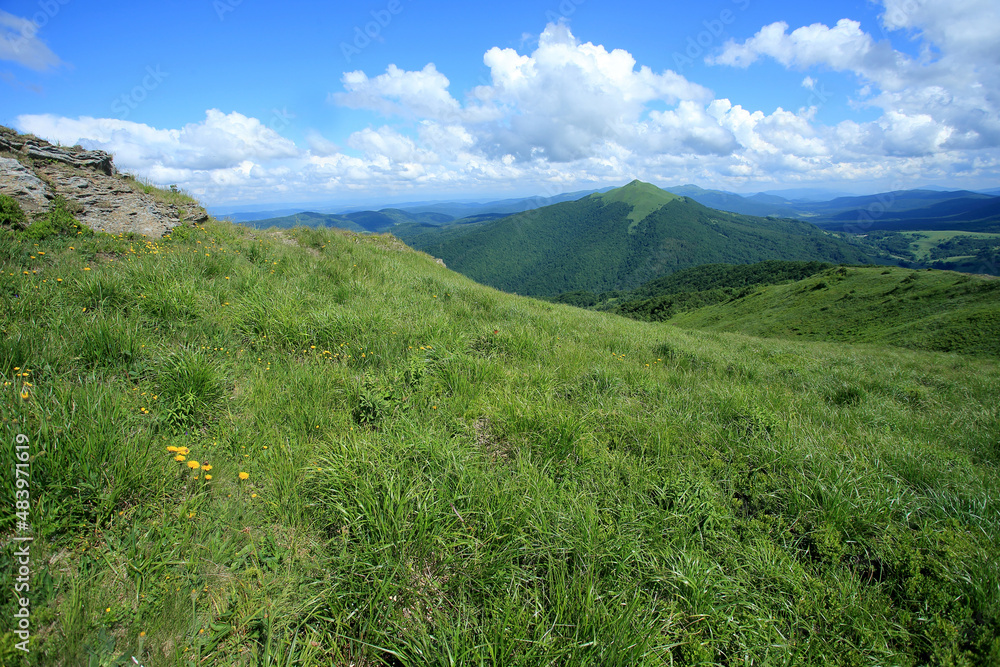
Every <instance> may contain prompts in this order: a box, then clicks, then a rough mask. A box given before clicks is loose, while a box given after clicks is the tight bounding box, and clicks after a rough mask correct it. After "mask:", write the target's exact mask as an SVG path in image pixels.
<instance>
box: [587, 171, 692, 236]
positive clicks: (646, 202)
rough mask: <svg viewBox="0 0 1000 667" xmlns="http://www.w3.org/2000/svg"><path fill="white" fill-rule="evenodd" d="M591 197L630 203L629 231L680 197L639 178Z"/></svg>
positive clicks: (606, 202)
mask: <svg viewBox="0 0 1000 667" xmlns="http://www.w3.org/2000/svg"><path fill="white" fill-rule="evenodd" d="M589 198H592V199H599V200H601V201H602V202H604V203H605V204H611V203H614V202H622V203H624V204H628V205H629V206H630V207H631V209H632V210H631V211H629V214H628V216H627V217H628V219H629V223H630V224H629V227H628V231H629V232H633V231H635V227H636V225H638V224H639V223H640V222H642V220H643V218H645V217H646V216H647V215H649V214H650V213H652V212H653V211H655V210H656V209H658V208H660V207H661V206H663V205H664V204H666V203H668V202H672V201H676V200H677V199H679V197H678V196H677V195H675V194H673V193H670V192H667V191H666V190H661V189H660V188H658V187H656V186H655V185H653V184H651V183H643V182H642V181H639V180H635V181H632V182H631V183H629V184H628V185H626V186H625V187H621V188H615V189H614V190H610V191H608V192H603V193H600V194H593V195H590V196H589Z"/></svg>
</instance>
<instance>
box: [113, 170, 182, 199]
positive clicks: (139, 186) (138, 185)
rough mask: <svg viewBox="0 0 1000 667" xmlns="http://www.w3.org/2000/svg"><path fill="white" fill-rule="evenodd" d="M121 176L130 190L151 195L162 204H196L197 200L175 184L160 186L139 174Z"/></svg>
mask: <svg viewBox="0 0 1000 667" xmlns="http://www.w3.org/2000/svg"><path fill="white" fill-rule="evenodd" d="M123 176H124V182H125V183H127V184H128V185H129V186H130V187H131V188H132V190H134V191H135V192H139V193H141V194H146V195H152V197H153V198H154V199H155V200H156V201H158V202H160V203H162V204H174V205H176V206H192V205H197V204H198V201H197V200H196V199H195V198H194V197H192V196H191V195H190V194H188V193H187V191H185V190H181V189H178V188H177V186H176V185H171V186H168V187H162V186H159V185H156V184H155V183H153V182H152V181H150V180H149V179H148V178H144V177H141V176H138V177H137V176H133V175H132V174H123Z"/></svg>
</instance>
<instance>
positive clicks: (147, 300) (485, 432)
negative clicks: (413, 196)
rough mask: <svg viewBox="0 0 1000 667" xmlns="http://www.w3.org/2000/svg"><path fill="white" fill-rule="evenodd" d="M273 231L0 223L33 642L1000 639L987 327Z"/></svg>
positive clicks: (8, 386)
mask: <svg viewBox="0 0 1000 667" xmlns="http://www.w3.org/2000/svg"><path fill="white" fill-rule="evenodd" d="M284 234H285V235H284V236H281V235H275V233H273V232H259V231H256V230H251V229H248V228H245V227H240V226H233V225H229V224H222V223H214V222H212V223H209V224H206V225H205V226H204V227H201V228H196V229H187V230H178V231H176V232H175V233H174V234H173V236H172V238H169V239H165V240H163V241H158V242H151V241H146V240H144V239H139V238H136V239H127V238H111V237H107V236H105V235H95V236H92V237H84V236H77V235H75V234H73V236H53V237H49V238H45V239H41V240H31V239H28V240H25V239H24V238H23V237H22V236H17V235H14V234H11V233H9V232H0V270H2V279H0V374H2V376H3V381H2V382H3V386H2V388H0V391H2V392H3V394H2V396H3V398H2V400H0V434H2V442H3V447H2V456H3V457H4V459H3V460H4V461H5V462H6V463H5V468H6V470H7V471H8V472H6V473H5V474H4V475H3V476H2V477H0V480H2V481H0V502H2V504H3V505H4V506H5V507H7V508H8V511H6V512H4V513H3V514H2V515H0V531H2V532H3V535H4V536H5V540H9V539H10V537H11V536H14V535H17V534H20V533H19V531H18V528H17V527H16V526H15V524H14V521H15V515H14V513H13V512H12V511H11V509H10V508H12V507H14V502H15V490H16V487H15V482H14V477H13V473H12V472H11V471H12V470H13V461H15V455H16V454H17V452H18V450H15V438H16V436H17V435H19V434H20V435H23V436H25V437H27V439H28V442H29V449H28V451H29V453H30V459H29V464H30V487H29V491H30V500H29V501H28V502H29V504H30V513H29V515H28V516H27V517H26V520H27V522H28V523H30V525H31V528H32V531H33V535H34V536H35V538H36V539H35V541H34V542H32V543H31V563H32V574H31V591H30V595H31V600H30V602H31V628H32V636H31V653H30V654H29V655H28V656H27V661H28V663H29V664H32V665H53V664H65V665H81V664H120V663H125V664H131V658H132V656H135V657H136V659H137V660H139V661H140V662H141V664H144V665H146V667H156V666H160V665H190V664H212V665H236V664H240V665H246V664H252V665H278V664H280V665H291V664H295V665H299V664H301V665H329V664H334V665H347V664H357V665H374V664H389V665H426V664H441V665H444V664H462V665H473V664H475V665H478V664H483V665H505V666H506V665H540V664H563V665H601V666H607V665H611V666H614V665H670V664H787V663H788V662H789V661H791V662H793V663H794V664H800V665H830V664H838V665H870V664H895V665H921V664H988V663H990V662H991V661H992V662H994V663H995V662H996V661H997V660H1000V640H998V637H1000V592H998V585H1000V547H998V546H997V545H998V544H1000V497H998V495H997V488H998V487H1000V473H998V463H1000V450H998V445H997V443H998V440H997V434H998V432H1000V408H998V405H997V402H996V396H997V395H998V393H1000V369H998V365H997V362H996V360H994V359H988V358H976V357H972V356H959V355H949V354H936V353H921V352H912V351H903V350H899V349H895V348H890V347H877V346H842V345H833V344H824V343H810V342H800V341H769V340H760V339H754V338H747V337H742V336H739V335H729V334H719V333H703V332H696V331H685V330H682V329H680V328H677V327H666V326H663V325H654V324H646V323H642V322H635V321H630V320H626V319H623V318H618V317H613V316H610V315H607V314H603V313H595V312H589V311H581V310H578V309H574V308H570V307H566V306H556V305H552V304H547V303H542V302H537V301H532V300H529V299H525V298H518V297H513V296H509V295H505V294H502V293H500V292H497V291H494V290H492V289H489V288H486V287H483V286H480V285H477V284H475V283H473V282H471V281H470V280H468V279H467V278H464V277H462V276H460V275H458V274H456V273H453V272H451V271H449V270H446V269H444V268H442V267H440V266H438V265H437V264H435V263H434V262H433V261H432V260H431V259H430V258H429V257H427V256H425V255H421V254H418V253H415V252H412V251H411V250H409V249H407V248H405V247H403V246H402V245H401V244H400V243H398V242H397V241H396V240H395V239H393V238H391V237H386V236H371V235H366V236H356V235H353V234H349V233H344V232H339V231H336V230H325V229H319V230H307V229H297V230H293V231H291V232H285V233H284ZM36 244H37V245H36ZM43 253H44V254H43ZM922 280H925V277H924V276H923V275H921V276H920V277H919V278H918V279H917V281H916V288H919V286H920V284H921V281H922ZM901 289H902V287H901ZM819 291H820V290H817V293H818V292H819ZM176 457H180V458H181V459H183V460H181V461H175V458H176ZM205 466H211V468H210V469H209V468H206V467H205ZM241 473H245V475H241ZM209 476H211V479H209ZM243 477H245V479H244V478H243ZM2 554H3V555H2V556H0V568H2V570H3V572H5V573H6V572H12V571H13V568H14V566H15V563H14V560H13V556H12V555H11V554H12V550H11V549H9V548H8V549H5V550H3V552H2ZM14 612H15V608H14V606H13V599H12V596H10V595H6V596H3V597H2V598H0V617H2V618H5V619H11V618H14V616H13V614H14ZM10 627H11V626H10V625H4V626H3V630H2V632H3V634H2V636H0V663H3V664H21V663H23V662H24V661H25V657H24V656H23V654H22V653H21V652H19V651H18V650H17V649H16V648H14V644H15V642H16V641H18V638H17V637H16V636H15V635H13V634H12V633H11V632H10V631H9V629H10ZM15 661H16V662H15ZM116 661H117V663H116Z"/></svg>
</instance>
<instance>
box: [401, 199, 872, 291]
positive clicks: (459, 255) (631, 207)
mask: <svg viewBox="0 0 1000 667" xmlns="http://www.w3.org/2000/svg"><path fill="white" fill-rule="evenodd" d="M393 233H394V234H396V235H397V236H398V237H399V238H401V239H403V240H404V241H405V242H406V243H408V244H409V245H411V246H413V247H414V248H417V249H419V250H423V251H425V252H427V253H429V254H431V255H434V256H435V257H440V258H441V259H443V260H444V261H445V263H446V264H447V265H448V266H449V267H451V268H454V269H455V270H456V271H459V272H460V273H464V274H465V275H467V276H469V277H470V278H472V279H474V280H476V281H478V282H482V283H484V284H487V285H491V286H493V287H497V288H500V289H502V290H505V291H508V292H517V293H520V294H529V295H535V296H556V295H558V294H561V293H564V292H571V291H576V290H588V291H591V292H595V293H596V292H604V291H608V290H620V289H631V288H635V287H637V286H639V285H641V284H643V283H645V282H647V281H649V280H651V279H653V278H656V277H659V276H662V275H665V274H669V273H673V272H675V271H678V270H680V269H684V268H688V267H692V266H698V265H701V264H708V263H718V262H727V263H734V264H749V263H754V262H760V261H764V260H769V259H781V260H803V261H826V262H833V263H850V264H864V263H870V262H871V261H872V259H871V258H870V256H869V255H868V254H867V253H866V252H865V251H864V250H863V249H862V248H861V247H860V246H859V245H853V244H850V243H847V242H846V241H844V240H843V239H841V238H839V237H837V236H835V235H832V234H829V233H827V232H823V231H821V230H819V229H817V228H816V227H814V226H813V225H810V224H809V223H805V222H799V221H793V220H783V219H774V218H755V217H750V216H743V215H737V214H734V213H725V212H722V211H716V210H713V209H709V208H706V207H704V206H702V205H700V204H698V203H697V202H695V201H693V200H691V199H688V198H683V197H677V196H676V195H672V194H670V193H667V192H664V191H662V190H659V189H658V188H655V187H654V186H651V185H649V184H648V183H641V182H639V181H635V182H633V183H630V184H629V185H626V186H624V187H622V188H618V189H616V190H611V191H609V192H607V193H604V194H601V195H590V196H588V197H584V198H583V199H580V200H578V201H575V202H567V203H563V204H556V205H554V206H547V207H544V208H541V209H537V210H535V211H529V212H527V213H521V214H517V215H513V216H509V217H507V218H502V219H500V220H495V221H488V222H484V223H477V224H467V225H462V226H446V227H443V228H437V227H427V226H419V225H403V226H398V227H396V228H395V229H394V230H393Z"/></svg>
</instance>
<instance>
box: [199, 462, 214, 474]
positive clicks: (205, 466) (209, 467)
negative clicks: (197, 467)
mask: <svg viewBox="0 0 1000 667" xmlns="http://www.w3.org/2000/svg"><path fill="white" fill-rule="evenodd" d="M201 469H202V470H204V471H205V472H208V471H209V470H211V469H212V466H211V465H209V464H208V463H203V464H201Z"/></svg>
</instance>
